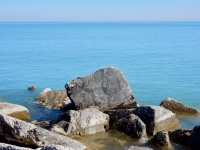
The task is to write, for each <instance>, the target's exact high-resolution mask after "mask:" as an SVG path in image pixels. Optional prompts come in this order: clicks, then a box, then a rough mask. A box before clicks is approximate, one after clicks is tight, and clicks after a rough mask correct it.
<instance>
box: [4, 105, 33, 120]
mask: <svg viewBox="0 0 200 150" xmlns="http://www.w3.org/2000/svg"><path fill="white" fill-rule="evenodd" d="M0 114H5V115H8V116H11V117H14V118H17V119H20V120H28V119H30V112H29V110H28V109H27V108H26V107H24V106H21V105H17V104H10V103H6V102H0Z"/></svg>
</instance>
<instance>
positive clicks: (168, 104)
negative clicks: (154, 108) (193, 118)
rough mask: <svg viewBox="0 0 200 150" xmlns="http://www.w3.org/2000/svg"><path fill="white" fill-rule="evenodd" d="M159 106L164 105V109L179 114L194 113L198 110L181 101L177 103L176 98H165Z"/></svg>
mask: <svg viewBox="0 0 200 150" xmlns="http://www.w3.org/2000/svg"><path fill="white" fill-rule="evenodd" d="M160 106H162V107H164V108H165V109H168V110H170V111H172V112H173V113H175V114H181V115H196V114H199V112H198V110H196V109H194V108H190V107H187V106H185V105H183V104H181V103H179V102H178V101H177V100H175V99H172V98H169V97H168V98H166V99H164V100H163V101H162V102H161V103H160Z"/></svg>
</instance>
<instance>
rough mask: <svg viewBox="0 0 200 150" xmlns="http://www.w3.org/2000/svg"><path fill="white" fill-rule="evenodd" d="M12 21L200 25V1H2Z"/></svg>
mask: <svg viewBox="0 0 200 150" xmlns="http://www.w3.org/2000/svg"><path fill="white" fill-rule="evenodd" d="M10 21H11V22H30V21H31V22H54V21H55V22H57V21H59V22H62V21H64V22H68V21H200V0H0V22H10Z"/></svg>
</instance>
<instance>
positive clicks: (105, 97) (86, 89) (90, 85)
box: [65, 67, 137, 111]
mask: <svg viewBox="0 0 200 150" xmlns="http://www.w3.org/2000/svg"><path fill="white" fill-rule="evenodd" d="M65 88H66V90H67V94H68V96H69V98H70V99H71V101H72V102H73V103H74V104H75V107H76V109H85V108H89V107H95V108H97V109H99V110H101V111H106V110H109V109H116V108H117V109H122V108H135V107H137V103H136V101H135V99H134V96H133V93H132V91H131V89H130V86H129V85H128V82H127V81H126V79H125V78H124V75H123V73H122V72H121V71H120V70H118V69H117V68H114V67H106V68H102V69H99V70H97V71H96V72H94V73H93V74H91V75H89V76H86V77H78V78H77V79H74V80H72V81H71V82H69V83H67V84H66V85H65Z"/></svg>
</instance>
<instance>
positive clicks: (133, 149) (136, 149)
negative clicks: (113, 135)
mask: <svg viewBox="0 0 200 150" xmlns="http://www.w3.org/2000/svg"><path fill="white" fill-rule="evenodd" d="M124 150H153V149H151V148H148V147H138V146H130V147H128V148H125V149H124Z"/></svg>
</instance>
